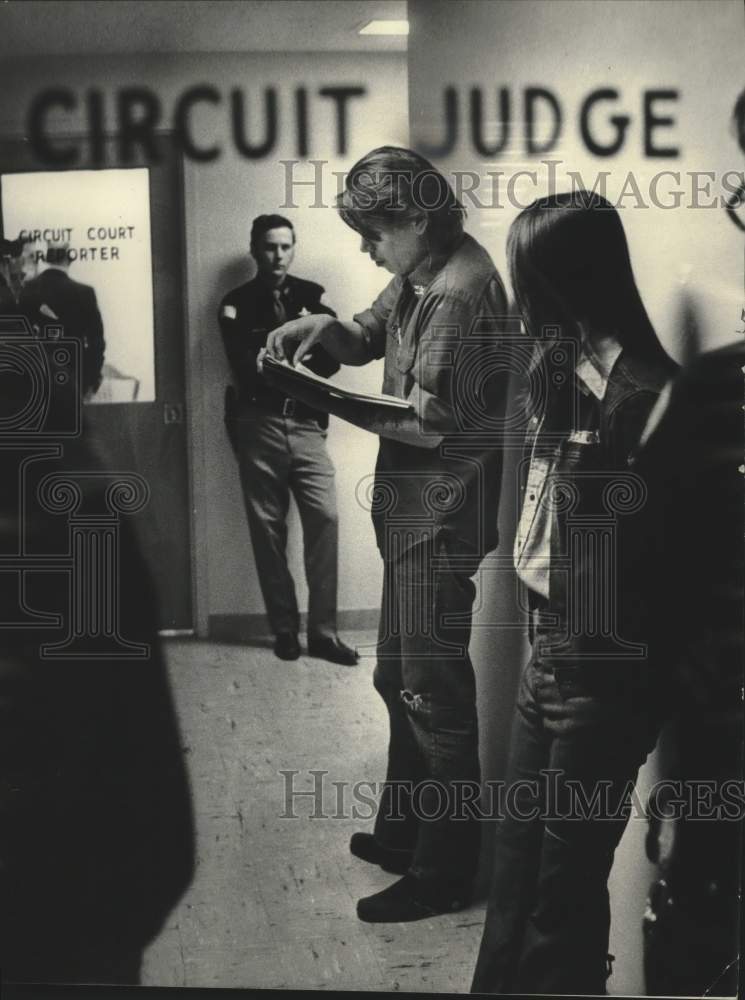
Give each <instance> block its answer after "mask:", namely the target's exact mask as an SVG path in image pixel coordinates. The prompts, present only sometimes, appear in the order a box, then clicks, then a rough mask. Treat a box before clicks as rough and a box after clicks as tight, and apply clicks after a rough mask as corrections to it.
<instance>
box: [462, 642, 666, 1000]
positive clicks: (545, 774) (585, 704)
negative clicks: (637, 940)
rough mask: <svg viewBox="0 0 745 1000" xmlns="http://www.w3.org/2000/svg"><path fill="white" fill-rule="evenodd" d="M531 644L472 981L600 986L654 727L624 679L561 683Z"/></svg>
mask: <svg viewBox="0 0 745 1000" xmlns="http://www.w3.org/2000/svg"><path fill="white" fill-rule="evenodd" d="M540 646H541V644H540V639H539V640H537V643H536V647H535V648H534V653H533V657H532V658H531V660H530V661H529V663H528V664H527V666H526V668H525V669H524V671H523V676H522V679H521V684H520V690H519V694H518V704H517V711H516V713H515V719H514V723H513V730H512V739H511V745H510V759H509V764H508V768H507V775H506V782H505V795H504V796H503V802H502V810H503V811H502V812H501V814H500V820H499V823H498V826H497V844H496V853H495V857H494V870H493V878H492V886H491V893H490V897H489V905H488V909H487V915H486V923H485V926H484V933H483V938H482V941H481V949H480V952H479V956H478V962H477V965H476V971H475V974H474V980H473V984H472V987H471V989H472V992H475V993H559V994H567V993H568V994H588V993H589V994H603V993H605V991H606V979H607V975H608V971H607V953H608V937H609V931H610V907H609V900H608V876H609V875H610V870H611V865H612V863H613V855H614V852H615V849H616V846H617V845H618V842H619V841H620V839H621V836H622V834H623V831H624V829H625V827H626V823H627V820H628V809H629V808H630V805H631V802H630V793H631V791H632V789H633V784H634V782H635V780H636V776H637V773H638V770H639V767H640V766H641V764H642V763H643V761H644V760H645V758H646V756H647V753H648V752H649V750H650V749H651V747H652V745H653V744H654V734H655V725H654V722H653V720H652V719H651V715H650V711H651V710H650V708H649V705H648V703H646V702H645V698H644V696H643V692H642V693H641V695H640V692H639V690H638V688H636V689H632V687H631V685H629V686H628V688H624V686H623V683H621V685H620V686H619V685H615V687H612V689H611V690H609V691H607V692H606V693H605V694H603V695H598V694H597V693H593V694H590V693H588V691H587V690H586V689H584V688H583V686H582V685H581V684H579V683H576V684H573V686H572V687H570V688H569V689H566V688H564V686H562V690H561V691H560V690H559V688H558V685H557V682H556V680H555V678H554V676H553V670H552V669H551V668H549V667H546V666H544V665H543V664H542V663H541V660H540ZM593 667H595V668H596V669H597V670H598V671H600V672H602V671H603V670H604V665H603V664H596V665H591V666H590V667H589V668H588V669H593Z"/></svg>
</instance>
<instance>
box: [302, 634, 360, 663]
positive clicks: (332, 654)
mask: <svg viewBox="0 0 745 1000" xmlns="http://www.w3.org/2000/svg"><path fill="white" fill-rule="evenodd" d="M308 654H309V655H310V656H317V657H319V658H320V659H321V660H329V661H330V662H331V663H341V665H342V666H344V667H353V666H354V665H355V663H357V662H359V657H358V656H357V653H356V652H355V650H353V649H352V648H351V647H350V646H346V645H345V644H344V643H343V642H342V641H341V639H340V638H339V636H338V635H309V636H308Z"/></svg>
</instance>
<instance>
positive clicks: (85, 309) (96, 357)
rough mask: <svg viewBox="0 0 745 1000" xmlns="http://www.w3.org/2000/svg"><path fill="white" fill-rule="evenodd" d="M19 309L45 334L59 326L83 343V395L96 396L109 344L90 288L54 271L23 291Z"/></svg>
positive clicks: (66, 333) (40, 276) (23, 288)
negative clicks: (89, 393)
mask: <svg viewBox="0 0 745 1000" xmlns="http://www.w3.org/2000/svg"><path fill="white" fill-rule="evenodd" d="M18 305H19V310H20V312H21V313H23V315H24V316H26V317H27V319H28V320H29V322H30V323H31V325H32V326H34V327H38V328H39V329H40V330H43V329H44V327H45V326H48V325H50V324H54V323H55V322H58V323H59V324H60V325H61V326H62V327H63V328H64V331H65V336H67V337H76V338H77V339H79V340H80V342H81V345H82V351H83V360H82V367H83V374H82V386H81V395H83V396H84V395H86V393H88V392H96V390H97V389H98V387H99V386H100V384H101V378H102V369H103V358H104V350H105V347H106V344H105V341H104V333H103V322H102V320H101V313H100V312H99V311H98V303H97V301H96V293H95V291H94V290H93V289H92V288H91V287H90V285H84V284H82V283H81V282H79V281H75V280H74V279H73V278H71V277H70V276H69V274H67V273H66V272H65V271H62V270H60V269H59V268H54V267H52V268H49V269H47V270H46V271H42V273H41V274H40V275H38V276H37V277H36V278H32V279H31V281H29V282H27V283H26V284H25V285H24V286H23V287H22V289H21V293H20V296H19V299H18ZM43 307H46V308H43ZM50 313H52V314H53V315H50ZM54 317H56V319H55V318H54Z"/></svg>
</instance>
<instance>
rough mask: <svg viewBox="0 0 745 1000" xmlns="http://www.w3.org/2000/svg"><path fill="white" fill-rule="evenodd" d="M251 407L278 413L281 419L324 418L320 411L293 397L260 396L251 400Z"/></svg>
mask: <svg viewBox="0 0 745 1000" xmlns="http://www.w3.org/2000/svg"><path fill="white" fill-rule="evenodd" d="M249 406H252V407H256V408H257V409H259V410H265V411H267V412H268V413H276V414H278V415H279V416H281V417H294V418H295V419H296V420H304V419H311V420H318V419H320V418H321V417H322V416H323V414H322V413H321V411H320V410H315V409H314V408H313V407H312V406H308V404H307V403H303V402H301V401H300V400H299V399H294V398H293V397H292V396H270V397H267V396H263V397H262V396H259V397H257V398H254V399H252V400H250V401H249Z"/></svg>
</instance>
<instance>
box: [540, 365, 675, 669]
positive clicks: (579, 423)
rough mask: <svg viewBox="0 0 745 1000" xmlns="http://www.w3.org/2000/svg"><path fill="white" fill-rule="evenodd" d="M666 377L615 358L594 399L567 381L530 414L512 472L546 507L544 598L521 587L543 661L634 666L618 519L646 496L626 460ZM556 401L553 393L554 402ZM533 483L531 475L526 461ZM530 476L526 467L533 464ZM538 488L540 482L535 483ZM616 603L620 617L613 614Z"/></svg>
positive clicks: (637, 645) (637, 642)
mask: <svg viewBox="0 0 745 1000" xmlns="http://www.w3.org/2000/svg"><path fill="white" fill-rule="evenodd" d="M668 377H669V373H668V371H667V369H666V368H665V367H664V365H663V364H661V363H656V362H650V361H648V360H646V359H640V358H637V357H634V356H633V355H631V354H630V353H629V352H627V351H626V350H624V351H622V352H621V353H620V355H619V356H618V357H617V359H616V361H615V363H614V365H613V368H612V370H611V372H610V375H609V377H608V380H607V385H606V387H605V393H604V395H603V397H602V399H599V398H598V397H597V396H596V395H594V394H593V393H592V392H591V391H590V389H589V388H588V387H587V386H586V385H585V384H584V383H583V382H582V381H581V380H580V379H579V378H578V377H577V376H576V375H574V376H573V378H572V379H569V380H568V382H567V384H566V385H565V386H564V388H563V389H562V393H563V399H562V398H561V397H559V398H560V401H561V404H562V405H559V406H557V405H551V406H549V407H547V408H546V411H545V412H544V415H543V416H542V417H539V416H538V415H537V414H536V415H534V416H532V417H531V419H530V421H529V426H528V431H527V434H526V438H525V445H524V450H523V462H522V465H521V507H523V506H524V505H525V503H526V491H527V490H528V489H530V491H531V495H532V492H533V491H535V493H536V495H537V496H539V497H540V502H541V503H542V504H545V505H547V506H546V511H545V512H546V513H547V515H548V522H549V525H550V532H547V534H550V542H549V543H548V544H549V546H550V550H549V554H548V594H547V596H543V595H541V594H538V593H536V592H535V591H533V590H531V589H530V588H526V589H527V603H528V608H529V610H530V618H529V629H530V638H531V641H534V640H535V638H536V635H540V637H541V645H542V646H544V648H546V649H547V650H549V651H550V658H551V659H552V660H555V661H557V662H558V663H561V664H564V665H571V666H573V667H576V666H577V665H581V664H583V663H587V662H589V661H598V660H602V661H607V662H615V663H618V662H619V661H624V662H628V661H629V660H632V661H638V662H639V661H643V660H644V659H645V657H646V647H645V646H644V643H643V641H641V640H642V638H643V637H640V636H635V635H629V634H623V633H622V631H621V623H622V622H623V623H624V626H625V625H627V624H628V622H629V621H630V620H633V614H632V615H629V613H628V609H629V607H630V606H631V605H632V604H633V600H634V589H633V588H634V583H633V574H634V573H635V572H638V571H639V567H638V566H637V567H633V568H631V567H628V566H625V565H623V558H622V553H619V551H618V537H619V533H618V528H619V524H620V519H622V518H626V517H633V516H635V515H637V514H638V513H639V511H641V509H642V508H643V506H644V501H645V497H646V490H645V485H644V482H643V480H642V479H641V478H640V477H639V476H638V474H637V473H636V472H635V471H634V469H633V461H634V452H635V449H636V447H637V445H638V442H639V439H640V437H641V434H642V431H643V429H644V426H645V424H646V421H647V419H648V416H649V413H650V411H651V409H652V407H653V406H654V404H655V402H656V400H657V397H658V396H659V393H660V391H661V390H662V388H663V386H664V385H665V383H666V381H667V379H668ZM556 398H557V394H556V393H555V394H554V403H555V401H556ZM536 456H537V457H539V458H540V459H541V460H542V461H541V462H540V463H539V466H540V473H541V475H540V476H539V477H538V479H537V478H536V476H535V475H534V476H533V477H531V481H530V484H528V471H529V469H530V467H531V464H530V463H531V458H534V457H536ZM534 468H535V466H534ZM539 480H540V481H539ZM622 605H623V610H622Z"/></svg>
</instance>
